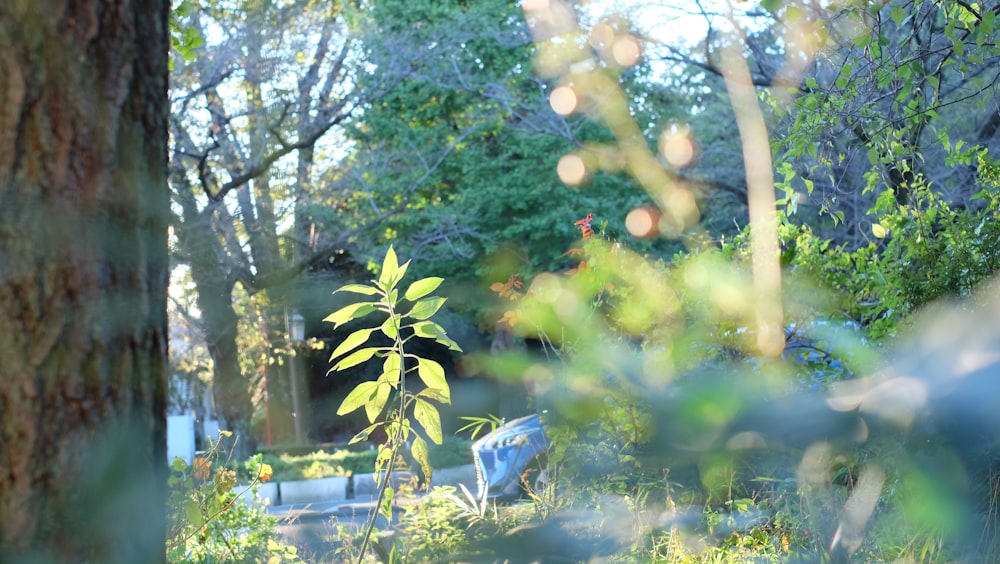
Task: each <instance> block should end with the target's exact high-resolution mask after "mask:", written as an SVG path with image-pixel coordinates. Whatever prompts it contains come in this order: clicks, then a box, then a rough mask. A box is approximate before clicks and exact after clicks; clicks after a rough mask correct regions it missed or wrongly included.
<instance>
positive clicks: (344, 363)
mask: <svg viewBox="0 0 1000 564" xmlns="http://www.w3.org/2000/svg"><path fill="white" fill-rule="evenodd" d="M378 351H379V349H378V347H368V348H366V349H361V350H358V351H354V352H353V353H351V354H349V355H347V356H346V357H344V358H342V359H341V360H340V362H338V363H337V364H335V365H333V369H334V370H343V369H345V368H350V367H352V366H357V365H359V364H361V363H362V362H365V361H366V360H368V359H370V358H371V357H373V356H375V353H377V352H378Z"/></svg>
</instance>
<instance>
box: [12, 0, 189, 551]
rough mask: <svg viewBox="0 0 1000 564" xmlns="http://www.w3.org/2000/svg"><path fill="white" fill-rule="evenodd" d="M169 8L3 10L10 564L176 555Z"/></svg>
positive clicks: (87, 2) (60, 3)
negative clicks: (170, 499) (171, 441)
mask: <svg viewBox="0 0 1000 564" xmlns="http://www.w3.org/2000/svg"><path fill="white" fill-rule="evenodd" d="M168 11H169V2H168V1H167V0H132V1H130V0H51V1H47V2H33V1H29V0H4V1H2V2H0V328H2V329H0V561H4V562H8V561H11V562H25V561H29V560H30V561H32V562H38V561H41V562H49V561H53V562H137V563H138V562H156V561H162V560H164V498H165V495H164V485H165V471H166V456H165V446H166V437H165V401H166V393H165V390H166V386H165V384H166V380H165V378H166V367H167V342H166V339H167V318H166V285H167V274H168V262H167V244H166V229H167V227H166V224H167V212H168V209H169V208H168V206H169V200H168V191H167V184H166V157H167V152H166V143H167V135H166V133H167V117H168V111H169V110H168V104H167V53H168V46H169V40H168V36H167V17H168V13H169V12H168Z"/></svg>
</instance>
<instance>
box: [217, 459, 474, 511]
mask: <svg viewBox="0 0 1000 564" xmlns="http://www.w3.org/2000/svg"><path fill="white" fill-rule="evenodd" d="M412 479H413V474H412V473H410V472H398V473H396V472H394V473H393V475H392V484H391V485H392V486H393V487H394V488H398V487H399V486H400V485H402V484H405V483H407V482H409V481H411V480H412ZM459 484H464V485H465V487H467V488H469V491H471V492H473V493H475V492H476V489H477V486H476V470H475V466H473V465H472V464H466V465H464V466H456V467H453V468H440V469H437V470H435V471H434V474H433V476H432V477H431V484H430V485H431V487H437V486H453V487H456V488H457V487H459ZM352 485H353V489H352V488H351V486H352ZM265 486H270V487H271V488H273V490H277V495H264V487H265ZM271 488H269V490H268V491H269V492H270V491H272V489H271ZM244 489H246V487H245V486H244V487H242V488H240V487H239V486H237V488H236V491H237V492H241V491H243V490H244ZM260 497H261V500H262V501H263V500H265V499H266V500H267V512H268V513H269V514H271V515H274V516H275V517H278V518H279V519H326V518H329V517H333V516H343V517H348V516H355V515H362V514H363V515H367V514H369V513H370V512H371V511H373V510H374V508H375V499H376V498H377V497H378V484H377V483H376V482H375V476H374V475H373V474H357V475H355V476H352V477H351V479H348V477H346V476H338V477H335V478H320V479H318V480H295V481H285V482H280V483H269V484H263V485H262V488H261V495H260ZM422 497H423V493H422V492H414V493H413V494H412V495H410V496H407V497H404V498H397V500H396V502H395V503H394V505H393V508H394V510H396V511H399V510H402V509H403V508H404V507H406V506H407V505H409V504H412V503H415V502H418V501H419V500H420V499H421V498H422ZM248 502H249V501H248Z"/></svg>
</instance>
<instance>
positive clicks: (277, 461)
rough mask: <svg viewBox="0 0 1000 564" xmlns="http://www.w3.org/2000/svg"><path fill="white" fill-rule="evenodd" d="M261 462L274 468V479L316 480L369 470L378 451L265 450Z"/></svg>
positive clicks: (276, 480)
mask: <svg viewBox="0 0 1000 564" xmlns="http://www.w3.org/2000/svg"><path fill="white" fill-rule="evenodd" d="M262 461H263V463H264V464H267V465H268V466H270V467H271V469H272V471H273V475H272V477H271V481H274V482H282V481H286V480H313V479H316V478H328V477H332V476H352V475H354V474H358V473H363V472H367V471H368V470H369V469H370V468H371V466H372V464H373V463H374V462H375V452H373V451H369V450H359V451H352V450H347V449H340V450H337V451H335V452H332V453H330V452H326V451H325V450H317V451H314V452H311V453H307V454H301V455H294V454H289V453H283V454H270V453H265V454H263V457H262Z"/></svg>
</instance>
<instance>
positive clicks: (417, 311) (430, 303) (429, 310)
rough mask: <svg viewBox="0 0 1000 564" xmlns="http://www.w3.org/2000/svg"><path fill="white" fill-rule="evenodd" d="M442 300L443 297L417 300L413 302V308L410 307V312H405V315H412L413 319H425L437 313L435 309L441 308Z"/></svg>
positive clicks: (443, 300) (443, 299)
mask: <svg viewBox="0 0 1000 564" xmlns="http://www.w3.org/2000/svg"><path fill="white" fill-rule="evenodd" d="M444 302H445V298H427V299H426V300H420V301H419V302H417V303H415V304H413V309H411V310H410V313H408V314H406V316H407V317H412V318H413V319H427V318H428V317H430V316H432V315H434V314H435V313H437V311H438V310H439V309H441V306H442V305H443V304H444Z"/></svg>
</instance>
